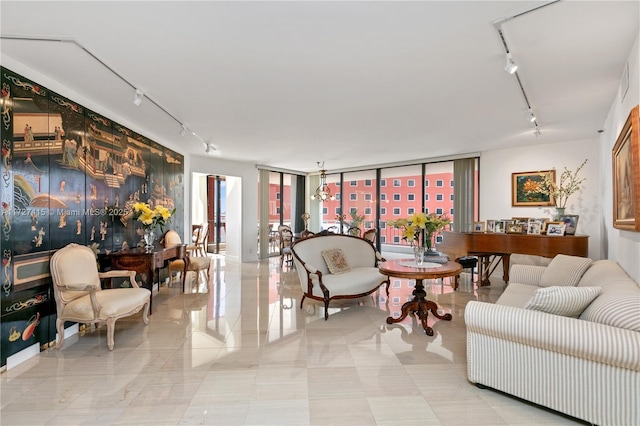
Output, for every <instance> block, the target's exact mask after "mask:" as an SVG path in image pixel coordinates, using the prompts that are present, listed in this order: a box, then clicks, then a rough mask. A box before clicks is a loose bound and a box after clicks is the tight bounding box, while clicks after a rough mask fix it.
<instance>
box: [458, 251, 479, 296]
mask: <svg viewBox="0 0 640 426" xmlns="http://www.w3.org/2000/svg"><path fill="white" fill-rule="evenodd" d="M456 262H458V263H459V264H460V265H462V269H471V282H472V283H474V282H475V280H474V279H473V270H474V269H475V267H476V266H478V258H477V257H476V256H463V257H458V258H457V259H456ZM459 280H460V275H456V279H455V280H454V284H453V289H454V290H457V289H458V284H459Z"/></svg>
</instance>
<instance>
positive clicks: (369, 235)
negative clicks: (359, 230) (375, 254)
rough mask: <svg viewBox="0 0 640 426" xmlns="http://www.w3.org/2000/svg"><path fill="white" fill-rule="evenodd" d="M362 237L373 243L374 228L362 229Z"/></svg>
mask: <svg viewBox="0 0 640 426" xmlns="http://www.w3.org/2000/svg"><path fill="white" fill-rule="evenodd" d="M362 238H364V239H365V240H369V241H371V242H372V243H373V244H375V242H376V228H373V229H368V230H366V231H364V234H362Z"/></svg>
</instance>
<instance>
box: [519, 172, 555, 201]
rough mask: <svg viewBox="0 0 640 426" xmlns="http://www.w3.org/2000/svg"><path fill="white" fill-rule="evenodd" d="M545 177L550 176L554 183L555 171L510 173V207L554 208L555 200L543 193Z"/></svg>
mask: <svg viewBox="0 0 640 426" xmlns="http://www.w3.org/2000/svg"><path fill="white" fill-rule="evenodd" d="M546 175H551V180H552V181H553V182H555V181H556V171H555V170H545V171H537V172H519V173H511V192H512V194H511V204H512V206H513V207H518V206H527V207H529V206H554V205H555V200H554V199H553V197H552V196H551V195H550V194H549V193H548V192H546V191H544V185H543V182H544V177H545V176H546Z"/></svg>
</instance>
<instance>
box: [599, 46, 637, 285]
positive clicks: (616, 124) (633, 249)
mask: <svg viewBox="0 0 640 426" xmlns="http://www.w3.org/2000/svg"><path fill="white" fill-rule="evenodd" d="M639 40H640V37H639V38H636V42H635V43H634V46H633V48H632V49H631V52H630V54H629V59H628V62H629V90H628V91H627V94H626V96H625V97H624V98H623V97H622V93H621V92H620V90H619V91H618V94H617V96H616V98H615V99H614V101H613V103H612V104H611V109H610V110H609V114H608V116H607V120H606V122H605V124H604V130H605V131H604V133H603V134H602V136H601V138H600V157H601V167H602V170H603V179H602V181H601V185H600V193H601V196H602V200H603V215H602V224H601V227H602V229H603V233H604V235H605V236H606V240H607V244H606V246H605V248H604V249H605V253H606V256H607V257H608V258H609V259H615V260H617V261H618V263H620V265H621V266H622V267H623V268H624V270H625V271H627V273H628V274H629V275H630V276H631V277H632V278H633V279H634V280H636V281H637V282H640V262H639V261H638V260H639V259H640V232H633V231H623V230H619V229H616V228H614V227H613V192H612V190H611V188H613V177H612V176H613V171H612V165H611V150H612V149H613V146H614V145H615V143H616V140H617V138H618V134H619V133H620V130H621V129H622V127H623V126H624V123H625V121H626V120H627V117H628V116H629V112H630V111H631V109H632V108H633V107H634V106H636V105H638V103H639V102H640V71H639V63H640V59H639V57H640V55H639V53H638V52H639V51H640V41H639ZM620 74H622V70H620ZM636 220H640V218H636Z"/></svg>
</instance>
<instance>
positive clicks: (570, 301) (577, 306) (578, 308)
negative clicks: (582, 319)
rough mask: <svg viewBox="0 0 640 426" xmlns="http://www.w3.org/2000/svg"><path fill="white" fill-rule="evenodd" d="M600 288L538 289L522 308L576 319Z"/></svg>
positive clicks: (556, 287) (563, 287)
mask: <svg viewBox="0 0 640 426" xmlns="http://www.w3.org/2000/svg"><path fill="white" fill-rule="evenodd" d="M600 290H601V288H600V287H567V286H551V287H544V288H539V289H538V290H536V291H535V293H533V297H532V298H531V300H529V302H527V304H526V305H525V306H524V308H525V309H530V310H533V311H542V312H546V313H549V314H554V315H562V316H565V317H576V318H577V317H578V316H579V315H580V314H581V313H582V311H584V310H585V308H586V307H587V306H589V304H590V303H591V302H592V301H593V299H595V298H596V297H598V295H599V294H600Z"/></svg>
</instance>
